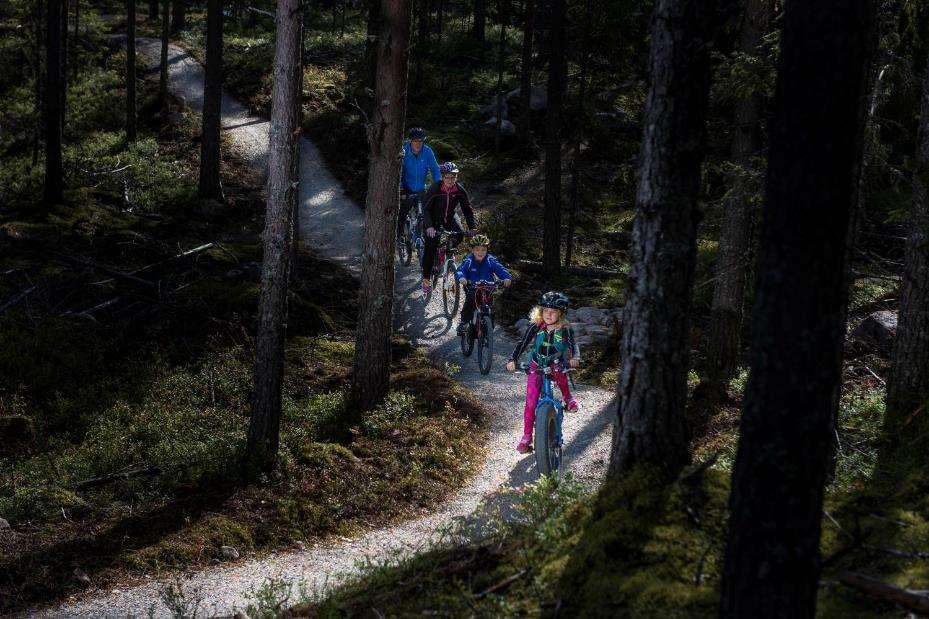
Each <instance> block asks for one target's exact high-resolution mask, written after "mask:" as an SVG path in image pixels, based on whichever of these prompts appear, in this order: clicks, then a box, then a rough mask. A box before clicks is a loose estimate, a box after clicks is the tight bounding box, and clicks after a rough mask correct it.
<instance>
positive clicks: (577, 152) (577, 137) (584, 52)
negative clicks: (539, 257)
mask: <svg viewBox="0 0 929 619" xmlns="http://www.w3.org/2000/svg"><path fill="white" fill-rule="evenodd" d="M592 10H593V9H592V7H591V0H587V2H586V3H585V5H584V28H583V31H584V34H583V35H582V40H581V59H580V66H581V73H580V76H579V77H578V80H577V105H578V107H579V108H580V111H579V116H580V117H581V119H582V121H581V122H579V123H575V124H574V127H573V130H572V134H573V139H572V140H571V141H572V148H571V151H572V157H571V185H570V189H569V203H570V210H569V211H568V238H567V239H566V240H565V249H564V264H565V267H570V266H571V260H572V258H573V257H574V229H575V226H576V223H577V211H578V209H579V208H580V201H581V178H580V175H581V172H580V166H579V165H578V159H580V156H581V127H582V126H583V122H584V121H586V116H587V115H586V109H587V101H586V98H587V65H588V64H589V62H590V41H589V37H588V34H587V33H588V32H590V28H591V12H592Z"/></svg>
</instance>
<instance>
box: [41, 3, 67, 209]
mask: <svg viewBox="0 0 929 619" xmlns="http://www.w3.org/2000/svg"><path fill="white" fill-rule="evenodd" d="M59 28H61V0H48V11H47V12H46V21H45V192H44V194H45V204H46V205H52V204H60V203H61V202H62V200H63V199H64V195H63V194H64V171H63V169H62V165H61V37H60V36H59V32H58V30H59Z"/></svg>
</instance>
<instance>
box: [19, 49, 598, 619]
mask: <svg viewBox="0 0 929 619" xmlns="http://www.w3.org/2000/svg"><path fill="white" fill-rule="evenodd" d="M158 45H159V44H158V41H157V40H154V39H140V40H139V51H140V54H142V55H144V57H147V58H149V59H152V60H153V62H154V63H155V64H156V65H157V58H158ZM169 65H170V89H171V91H172V92H173V93H174V94H175V95H177V96H180V97H182V98H184V99H185V100H186V101H187V103H188V104H189V105H190V106H191V107H192V108H194V109H195V110H199V109H200V105H201V103H202V84H203V71H202V68H201V66H200V65H199V64H198V63H197V61H196V60H194V59H193V58H192V57H190V56H189V55H188V54H187V53H186V52H184V51H183V50H181V49H180V48H178V47H175V46H173V45H172V46H171V47H170V50H169ZM222 111H223V127H224V131H225V132H226V142H225V144H231V145H233V146H234V148H235V149H236V150H237V151H238V152H239V153H240V154H241V155H242V156H244V157H246V158H247V159H249V160H250V161H251V162H252V163H254V165H256V166H260V167H265V166H266V161H267V143H268V125H269V123H268V122H267V121H265V120H262V119H260V118H255V117H252V116H249V114H248V112H247V110H246V109H245V108H244V107H243V106H242V105H240V104H239V103H237V102H236V101H234V100H232V99H231V98H229V97H227V96H224V97H223V106H222ZM300 149H301V166H300V175H301V176H300V183H301V185H300V198H301V202H300V222H301V239H302V240H303V242H305V243H308V244H309V245H310V246H311V247H313V248H314V249H315V250H317V251H319V252H320V253H321V254H323V255H325V256H327V257H328V258H330V259H332V260H334V261H336V262H339V263H340V264H343V265H344V266H346V267H347V268H349V269H352V270H355V271H357V270H358V265H359V257H360V249H361V247H362V236H363V230H362V222H363V217H362V212H361V210H360V209H359V208H358V206H357V205H355V204H354V203H353V202H352V201H351V200H350V199H349V198H348V197H346V196H345V194H344V192H343V190H342V187H341V185H340V184H339V183H338V181H337V180H336V179H335V178H333V176H332V175H331V174H330V173H329V172H328V171H327V170H326V168H325V167H324V165H323V163H322V159H321V157H320V155H319V152H318V151H317V149H316V147H315V146H313V144H312V143H311V142H310V141H309V140H307V139H302V140H301V142H300ZM414 264H415V263H414ZM418 286H419V277H418V275H417V274H416V273H415V272H414V271H413V270H412V269H410V268H404V267H399V268H398V271H397V303H396V312H395V315H396V321H395V322H396V327H397V329H398V330H399V331H401V332H403V333H405V334H406V335H407V336H409V337H410V338H411V340H412V341H413V342H415V343H416V344H418V345H422V346H427V347H428V348H430V349H431V351H432V354H433V355H434V356H435V358H437V359H447V360H449V361H450V362H453V363H456V364H459V365H461V368H462V369H461V372H460V374H458V376H457V377H456V378H457V379H458V380H459V381H461V382H462V383H463V384H464V385H466V386H467V387H469V388H470V389H472V390H473V391H475V392H476V393H478V394H480V395H481V397H482V398H483V399H484V401H485V403H486V404H487V406H488V409H489V410H490V411H491V421H490V429H489V433H488V442H487V446H486V450H487V459H486V461H485V462H484V463H483V466H482V467H481V470H480V471H479V473H478V474H477V475H476V476H475V477H474V478H473V479H471V480H469V481H468V482H467V484H466V485H465V486H464V487H463V488H461V489H460V490H459V491H457V492H456V493H454V495H452V496H451V497H450V498H449V500H448V501H447V502H446V503H445V504H443V505H442V506H441V507H440V508H439V510H438V511H436V512H433V513H431V514H427V515H424V516H423V517H421V518H419V519H415V520H410V521H407V522H404V523H401V524H398V525H395V526H391V527H387V528H384V529H380V530H376V531H371V532H369V533H365V534H363V535H361V536H359V537H357V538H354V539H336V540H327V541H326V542H323V543H320V544H317V545H315V546H310V547H308V548H307V549H306V550H300V551H288V552H282V553H278V554H271V555H268V556H264V557H256V558H251V559H249V560H246V561H243V562H240V563H238V564H235V565H229V566H224V567H220V568H214V569H209V570H204V571H200V572H193V573H191V572H188V573H186V574H184V575H183V576H182V580H183V581H184V589H185V591H187V592H188V595H189V596H190V597H191V598H193V599H201V600H202V604H201V611H200V612H201V614H207V615H224V614H225V615H228V614H231V613H232V612H233V610H234V609H236V608H238V609H242V608H245V606H246V605H247V603H248V596H247V594H248V591H249V589H254V588H257V587H259V586H261V585H262V584H263V583H264V582H266V581H267V580H268V579H276V580H279V581H285V582H289V583H292V584H294V586H297V585H298V584H299V583H303V584H304V586H306V587H308V588H309V589H310V590H316V591H320V590H323V589H325V588H326V587H331V586H333V585H336V584H338V583H340V582H342V581H343V580H344V579H345V578H346V577H347V576H350V575H351V573H352V572H353V571H354V570H355V569H356V567H355V566H356V562H358V561H361V560H365V559H366V558H371V559H372V560H374V561H379V560H385V559H390V558H396V557H398V556H399V555H401V554H402V553H408V552H414V551H419V550H423V549H424V548H426V547H428V545H429V544H430V542H431V540H436V539H438V538H439V537H440V535H441V531H442V530H443V528H444V527H446V526H447V525H448V524H449V523H452V522H454V521H455V520H459V519H467V518H468V517H469V516H471V515H472V514H474V513H475V511H476V510H477V508H478V507H479V506H480V505H481V504H482V503H496V504H499V505H500V506H501V507H502V508H504V509H505V507H506V501H507V499H506V497H505V495H504V493H502V492H501V489H504V488H512V487H516V486H519V485H521V484H523V483H525V482H527V481H531V480H533V479H535V478H536V471H535V463H534V459H533V457H532V456H531V455H529V456H522V455H520V454H518V453H517V452H516V451H515V449H514V446H515V444H516V441H517V440H518V438H519V436H520V434H521V430H522V404H523V397H524V393H525V391H524V378H523V377H522V375H518V376H510V375H509V374H507V373H506V371H505V370H504V369H503V366H504V365H505V359H506V356H507V355H508V354H509V352H510V351H511V350H512V347H513V346H514V342H513V341H512V339H511V338H509V337H508V336H507V335H506V334H505V333H504V332H503V330H502V329H499V328H498V329H497V330H496V332H495V338H496V342H495V344H496V346H495V349H496V352H495V354H494V366H493V369H492V370H491V373H490V374H489V375H487V376H481V375H480V373H479V372H478V369H477V360H476V354H475V355H473V356H472V357H471V358H469V359H464V358H463V357H462V355H461V352H460V350H459V348H458V340H457V338H456V337H455V326H456V323H457V321H453V322H450V321H448V320H446V319H445V318H444V316H443V315H442V310H441V295H440V294H434V295H433V300H432V302H431V303H430V304H429V305H428V306H426V305H425V304H424V302H423V298H422V294H421V292H420V291H419V288H418ZM612 396H613V394H612V393H610V392H608V391H606V390H603V389H597V388H590V387H581V388H580V389H579V394H578V399H579V401H580V402H581V411H580V412H579V413H577V414H572V415H568V416H567V417H566V419H565V428H564V430H565V454H566V461H567V468H568V469H569V470H570V471H571V472H572V473H573V474H574V475H575V476H576V477H578V478H580V479H581V480H584V481H585V482H588V483H590V484H595V483H597V481H598V480H599V479H600V478H601V476H602V474H603V472H604V470H605V463H604V457H605V455H606V454H607V453H608V451H609V440H610V437H609V431H608V430H609V426H610V422H611V415H610V412H609V411H612V410H613V407H612V406H611V402H612ZM164 582H172V579H169V578H167V579H162V580H161V581H160V582H148V583H146V584H142V585H138V586H135V587H131V588H127V589H123V590H118V589H117V590H112V591H99V590H98V591H91V592H88V593H87V594H85V595H84V596H82V597H81V598H80V599H77V600H74V601H71V602H69V603H67V604H65V605H62V606H59V607H56V608H52V609H45V610H43V611H36V612H34V613H29V614H30V615H37V616H51V617H126V616H131V617H145V616H148V615H149V613H150V611H151V612H154V614H155V616H167V615H168V609H167V608H166V607H165V606H164V605H163V604H162V602H161V599H160V591H161V590H162V588H163V586H164V584H163V583H164Z"/></svg>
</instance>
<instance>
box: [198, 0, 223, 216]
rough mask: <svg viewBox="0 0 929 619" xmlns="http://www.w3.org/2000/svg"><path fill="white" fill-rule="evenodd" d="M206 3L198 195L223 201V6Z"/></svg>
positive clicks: (219, 1) (212, 1) (217, 1)
mask: <svg viewBox="0 0 929 619" xmlns="http://www.w3.org/2000/svg"><path fill="white" fill-rule="evenodd" d="M222 4H223V3H222V0H208V2H207V13H206V70H205V72H204V78H203V122H202V125H201V126H202V133H201V139H200V195H201V196H202V197H204V198H212V199H214V200H220V201H222V199H223V186H222V181H221V180H220V175H219V166H220V160H221V154H220V124H221V121H222V101H223V6H222Z"/></svg>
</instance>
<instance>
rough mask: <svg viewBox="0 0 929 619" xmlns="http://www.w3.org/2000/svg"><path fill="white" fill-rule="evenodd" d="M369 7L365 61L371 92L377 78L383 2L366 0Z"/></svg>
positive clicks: (373, 89)
mask: <svg viewBox="0 0 929 619" xmlns="http://www.w3.org/2000/svg"><path fill="white" fill-rule="evenodd" d="M365 3H366V4H367V8H368V21H367V29H368V36H367V39H366V40H365V61H366V64H367V67H368V76H367V77H368V83H367V86H368V88H370V89H371V92H374V91H375V88H376V82H375V80H376V79H377V50H378V49H379V45H380V42H379V41H378V40H377V38H378V36H379V35H380V33H381V20H382V19H383V18H382V16H381V2H380V0H365Z"/></svg>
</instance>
